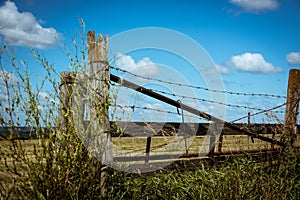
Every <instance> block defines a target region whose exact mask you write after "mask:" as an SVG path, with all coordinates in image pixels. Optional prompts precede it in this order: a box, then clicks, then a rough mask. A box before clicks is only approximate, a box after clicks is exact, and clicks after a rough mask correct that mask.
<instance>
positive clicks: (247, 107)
mask: <svg viewBox="0 0 300 200" xmlns="http://www.w3.org/2000/svg"><path fill="white" fill-rule="evenodd" d="M119 86H122V85H119ZM148 90H150V91H153V92H157V93H161V94H165V95H170V96H173V97H179V98H180V97H181V98H183V99H191V100H198V101H202V102H206V103H213V104H219V105H224V106H227V107H234V108H244V109H248V110H256V111H264V110H265V109H262V108H255V107H250V106H245V105H236V104H228V103H223V102H218V101H212V100H208V99H204V98H198V97H190V96H184V95H177V94H174V93H170V92H165V91H162V90H157V89H148Z"/></svg>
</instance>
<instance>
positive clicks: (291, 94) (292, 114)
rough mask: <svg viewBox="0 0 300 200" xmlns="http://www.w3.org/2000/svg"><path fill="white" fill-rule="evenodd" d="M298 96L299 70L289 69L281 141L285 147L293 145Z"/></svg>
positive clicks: (299, 91)
mask: <svg viewBox="0 0 300 200" xmlns="http://www.w3.org/2000/svg"><path fill="white" fill-rule="evenodd" d="M299 97H300V70H297V69H291V70H290V73H289V82H288V89H287V100H286V112H285V118H284V130H283V134H282V136H281V141H282V142H284V143H285V145H286V146H287V147H289V146H290V147H293V145H294V141H295V139H296V133H297V121H298V109H299Z"/></svg>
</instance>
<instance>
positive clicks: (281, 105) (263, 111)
mask: <svg viewBox="0 0 300 200" xmlns="http://www.w3.org/2000/svg"><path fill="white" fill-rule="evenodd" d="M285 105H286V103H283V104H280V105H278V106H276V107H274V108H270V109H265V110H262V111H260V112H257V113H253V114H250V116H251V117H252V116H255V115H259V114H262V113H266V112H269V111H272V110H276V109H278V108H281V107H283V106H285ZM273 113H283V111H278V112H276V111H274V112H273ZM247 117H248V115H247V116H244V117H240V118H238V119H235V120H233V121H231V123H234V122H237V121H240V120H242V119H245V118H247Z"/></svg>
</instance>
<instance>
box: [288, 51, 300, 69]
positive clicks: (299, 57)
mask: <svg viewBox="0 0 300 200" xmlns="http://www.w3.org/2000/svg"><path fill="white" fill-rule="evenodd" d="M286 60H287V61H288V63H289V65H290V66H300V52H291V53H289V54H287V55H286Z"/></svg>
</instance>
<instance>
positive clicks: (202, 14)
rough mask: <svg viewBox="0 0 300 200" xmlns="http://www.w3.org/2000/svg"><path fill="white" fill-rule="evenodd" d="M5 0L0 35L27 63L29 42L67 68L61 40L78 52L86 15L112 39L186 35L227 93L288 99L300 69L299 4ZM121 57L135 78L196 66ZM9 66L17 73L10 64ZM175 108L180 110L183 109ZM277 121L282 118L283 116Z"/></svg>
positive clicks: (148, 55) (235, 112)
mask: <svg viewBox="0 0 300 200" xmlns="http://www.w3.org/2000/svg"><path fill="white" fill-rule="evenodd" d="M0 2H1V3H0V6H1V7H0V24H1V23H2V24H3V25H2V29H0V34H1V35H2V38H3V40H4V41H5V42H6V43H8V44H10V46H12V47H13V48H15V49H16V52H17V55H18V57H20V59H23V60H26V59H29V58H28V54H29V53H28V52H29V50H28V47H26V44H28V42H29V43H30V44H31V45H32V46H33V47H35V48H37V49H39V50H40V52H41V53H42V55H45V56H46V57H47V58H48V60H49V62H50V63H53V64H54V67H55V69H56V70H57V71H59V72H61V71H65V70H68V64H67V61H68V60H67V59H66V57H65V55H64V54H63V52H62V47H61V45H59V44H58V43H57V39H58V40H59V43H60V44H62V43H64V44H66V45H67V46H68V47H72V38H74V37H77V36H78V35H79V34H80V31H81V27H80V24H79V22H78V19H79V18H82V19H83V20H84V22H85V25H86V30H95V31H96V32H97V33H103V34H105V35H109V36H111V37H113V36H115V35H116V34H118V33H121V32H123V31H127V30H130V29H135V28H142V27H160V28H167V29H171V30H174V31H178V32H180V33H182V34H185V35H186V36H188V37H190V38H191V39H193V40H194V41H196V42H197V43H198V44H200V45H201V46H202V47H203V48H204V49H205V50H206V52H207V53H208V54H209V55H210V57H211V58H212V60H213V61H214V63H215V64H216V65H217V69H218V70H219V73H220V74H221V78H222V81H223V83H224V89H225V90H226V91H235V92H245V93H264V94H275V95H282V96H285V95H286V90H287V80H288V72H289V70H290V69H291V68H299V66H300V37H299V35H300V1H298V0H285V1H280V0H252V1H248V0H210V1H197V0H189V1H176V0H173V1H171V0H169V1H167V0H160V1H158V0H157V1H156V0H154V1H145V0H128V1H121V0H120V1H108V0H107V1H103V0H100V1H96V0H91V1H83V0H72V1H71V0H59V1H58V0H51V1H38V0H16V1H0ZM20 16H21V17H20ZM45 41H46V42H45ZM114 53H115V54H117V53H118V52H114ZM121 59H122V60H121V61H122V62H123V64H124V63H125V64H127V66H118V67H124V68H125V69H126V70H134V72H136V73H139V72H140V73H142V72H144V74H142V75H147V74H151V72H153V69H156V68H155V67H158V66H159V64H163V65H168V66H169V67H173V68H174V69H176V70H177V71H178V72H179V73H184V72H185V71H186V70H185V69H186V68H187V67H188V65H189V64H188V63H186V62H185V61H184V60H182V59H178V58H175V57H174V56H172V55H169V54H166V53H162V52H158V51H150V50H143V51H139V52H133V53H130V54H128V55H123V57H122V58H121ZM176 59H177V60H176ZM29 60H30V59H29ZM29 62H31V61H29ZM122 62H119V63H122ZM128 62H129V64H130V63H131V64H130V66H129V65H128ZM143 63H146V64H147V65H149V66H150V67H149V68H148V69H147V70H149V71H147V70H141V69H143V66H142V64H143ZM113 64H116V63H113ZM185 65H186V66H185ZM151 66H152V67H151ZM126 67H127V68H126ZM4 68H5V70H6V71H7V72H9V73H10V72H12V71H11V69H10V68H9V66H6V67H5V66H4ZM158 69H159V67H158ZM30 70H31V71H32V73H33V74H32V79H33V81H36V82H37V80H38V79H36V75H35V73H36V74H39V73H40V70H41V69H39V67H38V66H37V65H35V64H34V62H33V64H32V65H31V66H30ZM151 70H152V71H151ZM157 73H159V70H158V72H157ZM188 73H189V72H187V74H186V75H185V76H190V77H193V76H194V75H193V73H192V72H190V74H188ZM163 78H166V79H168V78H169V77H163ZM193 79H194V78H191V84H193V85H198V86H203V87H205V85H203V82H202V81H200V80H199V82H197V80H196V79H195V80H193ZM212 89H213V88H212ZM195 93H196V95H197V96H198V97H199V96H202V97H207V98H208V99H209V94H203V93H204V92H195ZM2 95H4V94H2ZM182 101H183V100H182ZM284 102H285V99H280V98H270V97H251V96H238V95H226V102H225V103H227V104H234V105H242V106H247V107H255V108H259V109H267V108H271V107H274V106H277V105H279V104H281V103H284ZM144 105H147V106H151V107H153V108H164V109H170V108H169V107H166V106H163V105H161V104H160V103H159V102H154V101H152V100H145V102H144V104H141V106H144ZM197 107H198V108H199V109H200V108H203V109H204V110H205V111H207V112H210V110H209V109H207V107H209V105H207V104H206V103H205V102H198V105H197ZM281 110H284V108H283V109H282V108H281ZM172 111H175V112H176V109H173V110H172ZM247 112H251V113H253V112H256V111H255V110H251V109H249V108H246V109H237V108H232V107H228V108H227V115H226V120H228V121H231V120H234V119H236V118H239V117H241V116H244V115H246V114H247ZM153 115H155V114H153ZM278 116H279V117H280V118H281V119H283V114H278ZM262 118H264V120H266V119H265V116H264V115H258V116H255V117H254V118H253V119H252V120H253V122H261V121H262V120H263V119H262ZM153 120H156V119H155V118H154V119H153Z"/></svg>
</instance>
